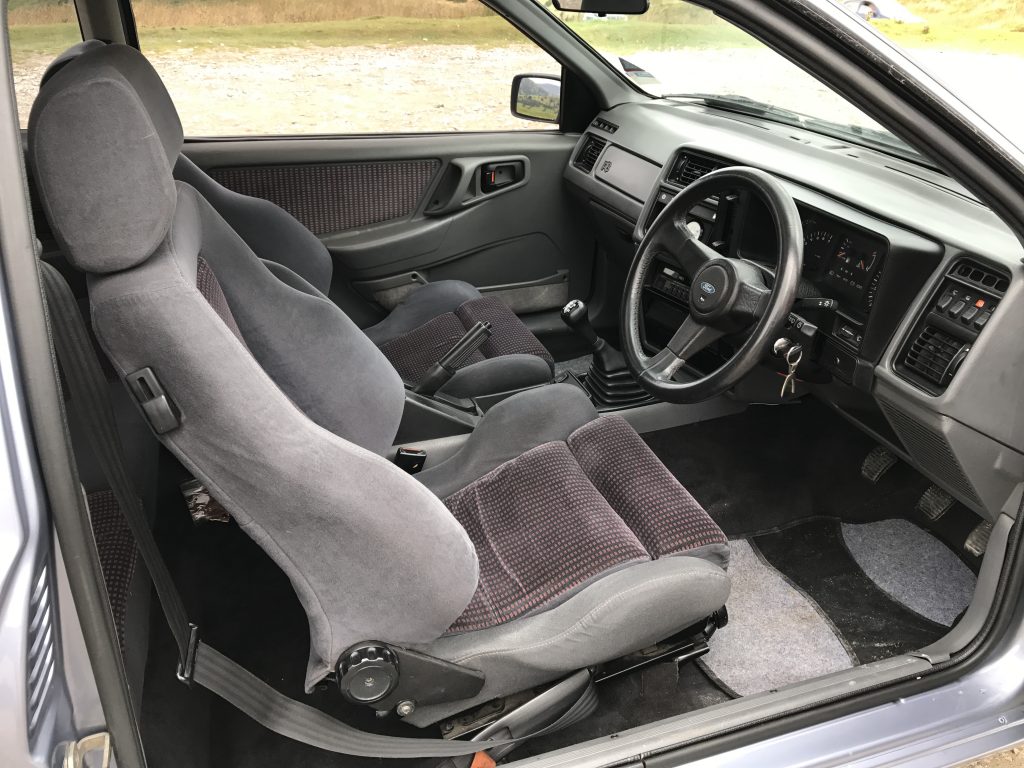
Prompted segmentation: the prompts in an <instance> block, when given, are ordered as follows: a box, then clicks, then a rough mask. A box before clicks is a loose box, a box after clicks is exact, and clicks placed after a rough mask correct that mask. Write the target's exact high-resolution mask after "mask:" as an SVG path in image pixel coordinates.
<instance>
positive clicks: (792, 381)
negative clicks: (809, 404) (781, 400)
mask: <svg viewBox="0 0 1024 768" xmlns="http://www.w3.org/2000/svg"><path fill="white" fill-rule="evenodd" d="M803 356H804V348H803V347H802V346H800V345H799V344H793V345H792V346H790V347H789V348H788V349H787V350H786V352H785V353H784V357H785V359H786V365H787V366H789V371H788V372H787V373H786V378H785V379H783V380H782V391H781V392H780V393H779V397H785V396H786V387H789V393H790V394H791V395H795V394H796V369H797V366H798V365H800V361H801V360H802V359H803Z"/></svg>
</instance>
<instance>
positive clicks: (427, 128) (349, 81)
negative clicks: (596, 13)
mask: <svg viewBox="0 0 1024 768" xmlns="http://www.w3.org/2000/svg"><path fill="white" fill-rule="evenodd" d="M135 17H136V25H137V27H138V30H139V41H140V44H141V47H142V50H143V52H144V53H145V54H146V55H147V56H148V57H149V59H150V60H151V61H152V62H153V64H154V66H155V67H156V69H157V71H158V72H159V73H160V75H161V77H162V78H163V80H164V82H165V83H166V84H167V88H168V90H169V91H170V93H171V96H172V97H173V98H174V101H175V103H176V104H177V106H178V112H179V113H180V114H181V119H182V123H183V124H184V127H185V134H186V135H188V136H238V135H298V134H305V135H315V134H352V133H359V134H374V133H377V134H381V133H439V132H453V131H492V130H530V129H533V130H536V129H550V128H551V127H552V126H551V125H550V124H547V125H545V124H544V123H540V122H529V121H527V120H523V119H519V118H516V117H514V116H513V115H512V114H511V110H510V97H511V89H512V81H513V78H514V77H515V75H517V74H551V75H555V76H559V75H560V74H561V67H560V66H559V65H558V64H557V62H555V60H554V59H552V58H551V57H550V56H548V55H547V54H546V53H545V52H544V51H542V50H541V49H540V48H538V47H537V46H536V45H535V44H534V43H533V42H531V41H530V40H529V39H527V38H526V37H524V36H523V35H522V34H521V33H520V32H519V31H518V30H516V29H515V28H514V27H513V26H512V25H510V24H509V23H508V22H507V21H505V20H504V19H503V18H501V17H500V16H498V15H496V14H495V13H494V12H492V11H491V10H490V9H488V8H487V7H486V6H484V5H483V4H482V3H480V2H478V0H375V1H374V2H352V0H323V1H322V2H315V3H313V2H310V3H301V2H278V1H277V0H241V2H230V3H226V2H225V3H219V2H207V3H199V2H175V1H173V0H147V2H145V3H141V2H140V3H138V4H137V5H136V6H135Z"/></svg>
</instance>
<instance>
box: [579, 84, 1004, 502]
mask: <svg viewBox="0 0 1024 768" xmlns="http://www.w3.org/2000/svg"><path fill="white" fill-rule="evenodd" d="M731 165H749V166H754V167H757V168H760V169H762V170H765V171H768V172H770V173H773V174H774V175H775V176H776V178H778V179H779V180H780V181H781V182H782V183H783V185H784V186H785V187H786V188H787V190H788V191H789V192H790V193H791V194H792V196H793V198H794V200H795V201H796V204H797V208H798V211H799V213H800V218H801V221H802V224H803V231H804V265H803V272H802V276H801V282H800V285H799V287H798V291H797V296H798V299H797V302H796V304H795V305H794V309H793V311H792V312H791V314H790V316H789V321H788V323H787V324H786V327H785V329H784V331H783V333H784V335H786V336H788V337H789V338H791V339H792V340H794V341H799V342H800V343H801V344H803V346H804V349H805V355H804V363H803V364H802V365H801V368H800V370H799V372H798V376H799V378H800V379H801V383H802V389H801V392H802V393H804V394H810V395H812V396H814V397H817V398H819V399H821V400H823V401H824V402H826V403H827V404H829V405H831V406H832V407H833V408H835V409H836V410H837V411H838V412H839V413H840V414H841V415H843V416H844V417H845V418H847V419H849V420H850V421H852V422H853V423H854V424H856V425H857V426H859V427H860V428H861V429H862V430H864V431H865V432H867V433H868V434H870V435H871V436H872V437H873V438H875V439H877V440H878V441H879V442H882V443H884V444H886V445H887V446H889V447H890V448H892V449H893V450H894V451H896V452H897V453H898V455H900V456H902V457H903V458H904V459H905V460H907V461H909V462H910V463H912V464H913V465H914V466H916V467H917V468H918V469H919V470H920V471H922V472H923V473H924V474H925V475H926V476H929V477H930V478H931V479H932V480H933V481H935V482H936V483H937V484H938V485H940V486H941V487H943V488H944V489H945V490H947V492H949V493H951V494H952V495H953V496H954V497H955V498H957V499H959V500H960V501H962V502H963V503H965V504H966V505H967V506H969V507H971V508H972V509H974V510H975V511H976V512H978V513H979V514H982V515H983V516H985V517H988V518H990V519H994V517H995V515H997V514H998V513H999V512H1000V511H1001V510H1002V509H1003V508H1004V507H1007V508H1012V507H1013V505H1014V499H1015V498H1018V497H1019V495H1020V493H1021V490H1022V488H1024V409H1021V408H1020V407H1019V398H1020V396H1021V395H1020V393H1021V392H1024V344H1021V343H1019V332H1018V330H1017V329H1019V328H1020V327H1024V326H1022V325H1021V323H1024V296H1022V294H1024V268H1022V261H1021V259H1022V256H1024V249H1022V248H1021V244H1020V243H1019V242H1018V241H1017V239H1016V238H1015V237H1014V236H1013V234H1012V233H1011V232H1010V231H1009V230H1008V229H1007V228H1006V227H1005V225H1003V224H1002V222H1001V221H1000V220H999V219H998V218H997V217H995V216H994V215H993V214H992V212H991V211H990V210H989V209H988V208H986V207H985V206H983V205H981V203H979V202H978V201H977V200H976V199H974V198H973V197H972V196H971V195H970V194H969V192H968V191H967V190H965V189H964V188H963V187H960V186H959V185H957V184H956V182H954V181H953V180H951V179H949V178H948V177H946V176H943V175H942V174H940V173H938V172H937V171H932V170H930V169H927V168H925V167H923V166H918V165H914V164H912V163H909V162H907V161H904V160H898V159H896V158H893V157H890V156H887V155H883V154H881V153H877V152H874V151H872V150H867V149H864V148H861V147H855V146H852V145H849V144H843V143H842V142H837V141H836V140H835V139H830V138H826V137H822V136H819V135H816V134H813V133H811V132H807V131H802V130H801V129H796V128H793V127H791V126H780V125H778V124H774V123H771V122H769V121H764V120H760V119H759V118H756V117H749V116H742V117H740V116H736V115H730V114H724V113H719V112H716V111H715V110H713V109H711V108H702V107H695V106H693V105H681V104H673V103H669V102H651V103H649V104H627V105H622V106H620V107H616V108H614V109H611V110H607V111H605V112H603V113H601V114H600V115H599V116H598V121H595V124H594V125H592V126H591V128H590V129H589V130H588V131H587V132H585V133H584V134H583V135H582V136H581V137H580V140H579V143H578V144H577V147H576V150H575V151H574V153H573V155H572V157H571V158H570V161H569V164H568V166H567V168H566V171H565V178H566V181H567V182H568V186H569V189H570V190H571V191H572V192H573V193H574V194H575V195H576V196H578V197H579V198H580V199H581V200H582V201H583V202H584V204H585V206H586V208H587V210H588V211H589V212H590V214H591V216H592V218H593V220H594V224H595V232H597V234H598V238H599V240H600V242H601V245H602V246H603V250H604V251H605V258H606V259H607V260H608V261H609V263H610V271H611V272H615V271H616V265H617V266H618V269H619V270H620V271H621V272H622V273H623V274H624V271H625V269H627V268H628V265H629V263H630V262H631V260H632V257H633V255H634V254H635V252H636V247H637V245H638V244H639V242H640V241H641V240H642V238H643V237H644V235H645V233H646V231H647V229H648V228H649V227H650V225H651V223H652V222H653V221H654V220H655V219H656V218H657V216H658V214H659V213H660V212H661V211H662V210H663V209H664V207H665V206H666V205H667V204H668V203H669V202H670V201H671V200H672V198H673V197H674V196H675V195H676V194H678V193H679V191H680V190H681V189H683V188H685V187H686V186H688V185H689V184H690V183H692V182H693V181H694V180H696V179H698V178H700V177H701V176H703V175H705V174H706V173H709V172H710V171H712V170H715V169H717V168H721V167H727V166H731ZM687 225H688V227H690V229H691V230H692V231H693V232H694V233H695V234H697V235H698V236H699V237H700V239H701V240H702V241H703V242H705V243H706V244H708V245H710V246H711V247H712V248H714V249H715V250H717V251H719V252H720V253H722V254H723V255H726V256H730V257H734V258H741V259H745V260H747V261H750V262H753V263H755V264H757V265H759V266H760V267H761V268H762V270H763V271H764V273H765V275H766V279H767V281H768V282H769V283H770V282H771V279H772V277H773V274H774V269H775V264H776V260H777V253H778V243H777V241H776V236H775V230H774V225H773V222H772V220H771V217H770V215H769V213H768V210H767V208H766V207H765V206H764V204H763V203H760V202H759V201H757V200H756V198H753V197H751V196H746V197H745V198H744V199H741V196H740V195H738V194H733V193H732V192H730V191H729V190H727V189H723V190H721V191H720V193H719V194H716V195H715V196H714V197H710V198H708V199H706V200H704V201H703V202H701V203H699V204H697V205H695V206H694V207H693V209H691V211H690V212H689V213H688V214H687ZM688 297H689V286H688V285H687V283H686V279H685V277H684V276H682V275H681V274H680V273H679V271H678V270H677V269H675V268H674V265H673V264H672V263H671V259H670V258H666V259H662V260H660V261H659V262H658V263H656V265H655V268H654V269H652V270H651V277H650V279H649V282H648V284H647V285H646V286H645V288H644V295H643V317H642V323H643V329H644V334H643V335H644V339H645V343H646V344H647V345H648V347H649V351H651V352H653V351H656V350H657V349H660V348H661V346H663V345H664V343H665V341H666V340H667V339H668V338H670V337H671V334H672V333H673V332H674V331H675V330H676V329H677V328H678V327H679V324H680V323H681V322H682V321H683V320H684V319H685V317H686V315H687V313H688V305H687V302H688ZM734 343H736V342H735V341H734V340H730V339H728V338H725V339H722V340H721V341H720V342H718V344H717V346H715V347H710V348H708V349H707V350H705V351H703V352H702V353H700V354H699V355H697V356H695V357H694V358H693V359H692V360H691V361H688V362H689V364H690V365H691V366H692V370H691V372H692V373H694V374H702V373H707V372H710V371H711V370H714V368H715V367H717V366H718V365H720V364H721V361H722V359H724V358H726V357H727V356H728V355H730V354H731V351H732V348H733V347H732V345H733V344H734ZM772 365H773V361H772V360H771V359H770V357H767V356H766V360H765V370H767V372H768V375H761V376H760V377H755V376H754V375H751V376H750V377H748V378H750V379H751V380H752V382H751V383H750V385H749V386H747V387H743V386H741V387H738V388H737V392H735V393H734V396H736V397H739V398H741V399H747V400H749V401H751V402H764V401H772V398H774V399H775V400H777V399H778V390H777V386H778V385H777V378H774V377H773V376H772V375H771V367H772ZM755 379H756V380H758V381H760V382H761V384H760V385H757V384H756V383H754V382H753V380H755ZM740 390H743V391H742V392H741V391H740ZM773 393H774V394H773ZM993 468H994V469H993Z"/></svg>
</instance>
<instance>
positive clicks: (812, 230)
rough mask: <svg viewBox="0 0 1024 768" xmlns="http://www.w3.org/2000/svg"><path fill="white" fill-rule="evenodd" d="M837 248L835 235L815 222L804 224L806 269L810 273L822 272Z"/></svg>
mask: <svg viewBox="0 0 1024 768" xmlns="http://www.w3.org/2000/svg"><path fill="white" fill-rule="evenodd" d="M835 246H836V236H835V233H833V232H830V231H828V230H827V229H823V228H822V227H820V226H819V225H818V223H817V222H815V221H813V220H810V221H805V222H804V268H805V269H806V270H807V271H808V272H818V271H819V270H821V268H822V267H823V266H824V265H825V264H827V263H828V260H829V259H830V258H831V257H832V254H833V253H834V252H835V249H836V247H835Z"/></svg>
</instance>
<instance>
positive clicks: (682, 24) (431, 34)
mask: <svg viewBox="0 0 1024 768" xmlns="http://www.w3.org/2000/svg"><path fill="white" fill-rule="evenodd" d="M906 5H907V6H908V8H909V9H910V10H912V11H913V12H915V13H917V14H919V15H920V16H922V17H924V18H925V19H926V20H927V23H926V24H898V23H894V22H887V21H876V22H872V23H874V24H876V26H878V28H879V29H880V30H881V31H882V32H883V33H884V34H885V35H887V36H889V37H890V38H892V39H893V40H895V41H896V42H898V43H899V44H901V45H904V46H907V47H917V48H920V47H924V48H941V49H945V50H970V51H986V52H991V53H1014V54H1018V55H1022V56H1024V0H920V2H913V1H912V0H910V1H908V2H906ZM134 9H135V14H136V19H137V22H138V27H139V29H140V31H141V35H142V43H143V47H144V49H145V50H146V51H147V52H166V51H172V50H176V49H180V48H192V49H202V48H212V47H217V48H238V49H244V48H253V47H280V46H345V45H391V46H394V45H409V44H439V45H451V44H473V45H477V46H479V47H484V48H494V47H503V46H507V45H511V44H515V43H519V42H522V37H521V36H520V35H519V33H518V32H517V31H516V30H514V29H513V28H512V27H511V26H510V25H508V24H507V23H506V22H505V21H504V20H503V19H501V18H499V17H497V16H495V15H494V14H493V13H491V12H490V11H489V10H488V9H487V8H486V7H484V6H482V5H481V4H479V3H477V2H475V0H359V2H353V1H351V0H137V2H135V3H134ZM565 16H566V19H567V22H568V23H569V25H570V26H571V27H573V28H575V29H577V30H578V31H580V32H581V34H582V35H583V36H585V37H586V39H587V40H588V41H589V42H590V43H591V44H592V45H593V46H594V47H596V48H598V49H599V50H602V51H604V52H607V53H617V54H624V55H629V54H631V53H635V52H637V51H641V50H663V49H666V48H668V49H671V48H684V47H686V48H690V47H701V48H734V47H745V46H750V45H757V43H755V42H754V41H752V40H751V39H750V38H748V37H747V36H746V35H745V34H744V33H742V32H740V31H738V30H736V29H734V28H733V27H731V26H729V25H728V24H725V23H723V22H721V21H719V20H717V19H715V18H714V17H713V16H712V15H711V14H710V13H709V12H708V11H706V10H703V9H701V8H697V7H695V6H692V5H687V4H685V3H682V2H678V0H653V2H652V8H651V11H650V12H649V13H648V14H646V15H645V16H643V17H639V19H638V20H633V19H631V20H629V21H625V22H620V21H583V20H581V19H580V18H579V17H578V16H574V15H572V14H566V15H565ZM9 21H10V27H11V42H12V47H13V49H14V50H15V52H16V53H17V55H18V56H19V57H20V56H24V55H29V54H47V55H52V54H56V53H57V52H59V51H60V50H62V49H63V48H64V47H66V46H67V45H69V44H71V43H72V42H74V41H75V40H76V39H77V25H76V24H75V23H74V12H73V10H72V9H71V6H70V4H69V3H68V2H67V0H11V4H10V9H9Z"/></svg>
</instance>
